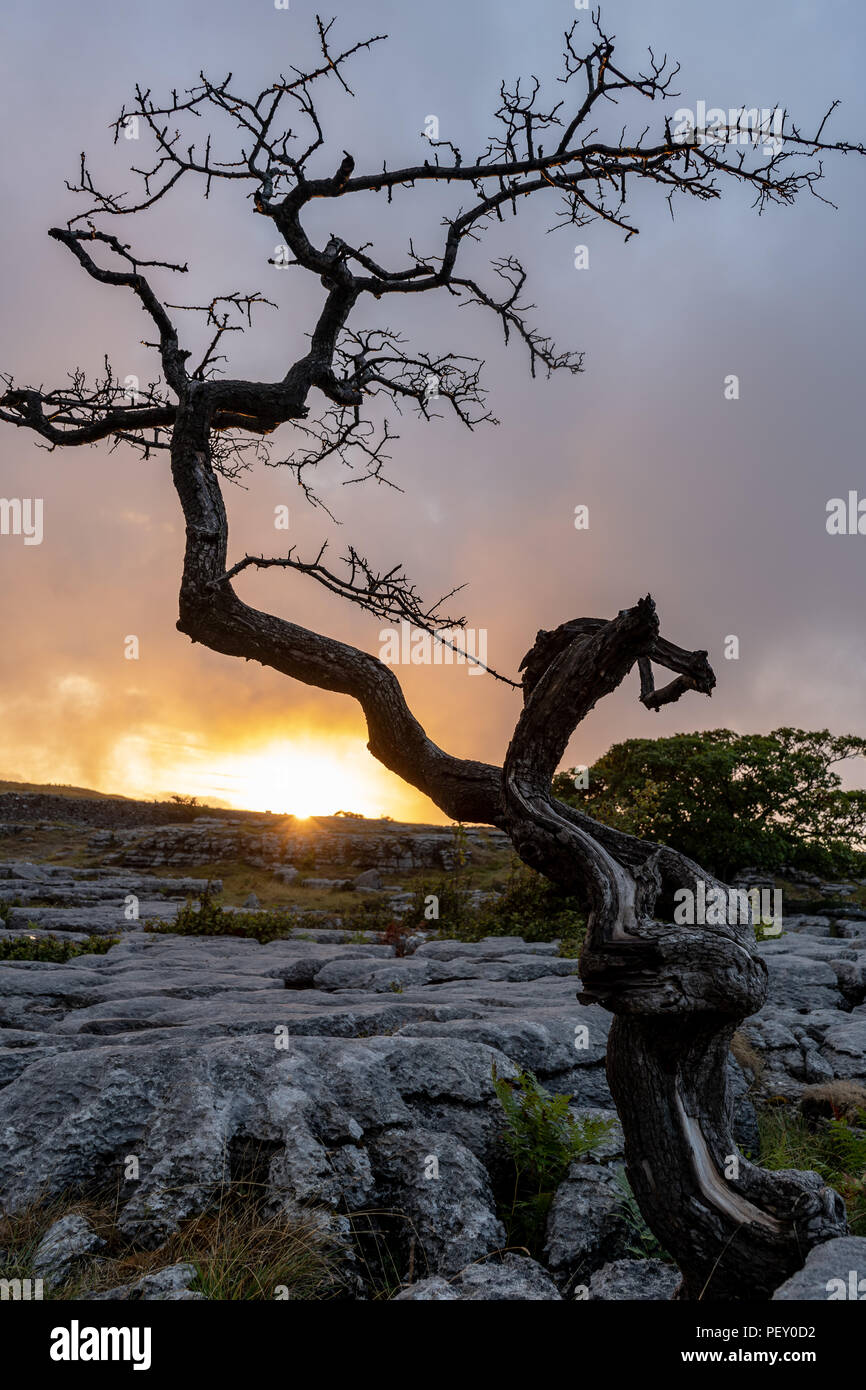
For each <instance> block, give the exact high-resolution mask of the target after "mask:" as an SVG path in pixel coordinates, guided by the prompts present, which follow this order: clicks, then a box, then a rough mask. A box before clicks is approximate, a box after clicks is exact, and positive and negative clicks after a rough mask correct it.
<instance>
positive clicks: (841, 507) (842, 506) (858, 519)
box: [826, 489, 866, 536]
mask: <svg viewBox="0 0 866 1390" xmlns="http://www.w3.org/2000/svg"><path fill="white" fill-rule="evenodd" d="M826 526H827V533H828V535H831V536H866V497H862V498H861V497H859V496H858V495H857V493H856V492H854V491H853V489H852V490H851V491H850V492H849V493H848V498H847V501H846V499H845V498H844V497H831V498H830V501H829V502H828V503H827V521H826Z"/></svg>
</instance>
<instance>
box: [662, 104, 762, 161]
mask: <svg viewBox="0 0 866 1390" xmlns="http://www.w3.org/2000/svg"><path fill="white" fill-rule="evenodd" d="M784 123H785V113H784V111H780V110H779V108H778V107H775V108H771V107H768V106H762V107H760V108H758V107H757V106H734V107H731V108H730V110H728V111H723V110H722V108H721V106H711V107H710V108H709V110H708V109H707V103H706V102H705V101H699V102H698V104H697V108H696V109H695V110H692V109H691V107H688V106H681V107H679V108H678V110H676V111H675V112H674V128H673V132H672V134H673V138H674V140H675V142H676V143H677V144H678V145H761V146H762V147H763V150H764V154H766V155H770V154H778V153H779V151H780V150H781V148H782V142H783V138H784V136H783V132H784Z"/></svg>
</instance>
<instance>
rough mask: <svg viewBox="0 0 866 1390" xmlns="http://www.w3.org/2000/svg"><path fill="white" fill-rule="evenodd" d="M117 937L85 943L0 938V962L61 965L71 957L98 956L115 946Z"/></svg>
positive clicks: (94, 939)
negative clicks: (34, 962) (32, 962)
mask: <svg viewBox="0 0 866 1390" xmlns="http://www.w3.org/2000/svg"><path fill="white" fill-rule="evenodd" d="M119 940H120V937H119V936H88V938H87V940H86V941H63V940H61V939H59V938H57V937H54V936H44V937H37V936H5V935H4V936H0V960H38V961H48V962H49V963H51V964H56V965H63V964H64V963H65V962H66V961H68V960H72V958H73V956H100V955H104V954H105V952H106V951H109V950H110V949H111V947H112V946H116V945H117V943H118V941H119Z"/></svg>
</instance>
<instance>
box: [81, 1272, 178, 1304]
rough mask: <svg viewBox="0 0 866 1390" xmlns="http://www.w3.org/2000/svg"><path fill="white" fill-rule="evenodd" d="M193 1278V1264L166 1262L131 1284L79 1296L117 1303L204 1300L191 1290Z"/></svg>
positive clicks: (94, 1301) (91, 1301) (92, 1301)
mask: <svg viewBox="0 0 866 1390" xmlns="http://www.w3.org/2000/svg"><path fill="white" fill-rule="evenodd" d="M195 1277H196V1271H195V1266H194V1265H191V1264H185V1263H184V1264H176V1265H168V1266H167V1267H166V1268H165V1269H160V1270H157V1271H156V1273H154V1274H145V1275H144V1277H143V1278H142V1279H139V1280H138V1281H137V1283H134V1284H119V1285H118V1286H117V1288H114V1289H107V1290H105V1291H104V1292H102V1293H92V1292H88V1293H84V1294H81V1298H82V1299H83V1300H86V1301H87V1302H90V1303H101V1302H118V1301H120V1300H124V1301H126V1300H128V1301H130V1302H133V1301H139V1300H140V1301H141V1302H142V1303H158V1302H169V1301H172V1302H178V1301H188V1300H192V1299H204V1297H205V1295H204V1294H203V1293H194V1292H193V1291H192V1290H191V1289H190V1288H189V1285H190V1284H191V1283H192V1281H193V1279H195Z"/></svg>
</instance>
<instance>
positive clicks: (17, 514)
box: [0, 497, 43, 545]
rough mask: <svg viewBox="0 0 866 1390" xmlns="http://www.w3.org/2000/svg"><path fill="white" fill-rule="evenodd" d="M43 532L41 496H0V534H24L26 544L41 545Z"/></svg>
mask: <svg viewBox="0 0 866 1390" xmlns="http://www.w3.org/2000/svg"><path fill="white" fill-rule="evenodd" d="M42 534H43V532H42V498H41V497H0V536H23V537H24V544H25V545H41V544H42Z"/></svg>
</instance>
